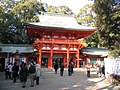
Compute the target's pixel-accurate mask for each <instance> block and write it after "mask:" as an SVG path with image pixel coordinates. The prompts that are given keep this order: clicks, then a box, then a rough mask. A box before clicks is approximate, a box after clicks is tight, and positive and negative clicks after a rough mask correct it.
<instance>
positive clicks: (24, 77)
mask: <svg viewBox="0 0 120 90" xmlns="http://www.w3.org/2000/svg"><path fill="white" fill-rule="evenodd" d="M27 76H28V69H27V66H26V63H24V62H22V64H21V70H20V81H21V82H22V87H23V88H25V85H26V81H27Z"/></svg>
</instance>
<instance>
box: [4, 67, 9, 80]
mask: <svg viewBox="0 0 120 90" xmlns="http://www.w3.org/2000/svg"><path fill="white" fill-rule="evenodd" d="M8 76H9V68H8V66H7V65H6V67H5V79H6V80H7V79H8Z"/></svg>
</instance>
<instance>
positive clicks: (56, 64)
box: [54, 61, 59, 74]
mask: <svg viewBox="0 0 120 90" xmlns="http://www.w3.org/2000/svg"><path fill="white" fill-rule="evenodd" d="M58 68H59V66H58V63H57V61H55V63H54V69H55V74H57V70H58Z"/></svg>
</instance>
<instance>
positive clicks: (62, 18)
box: [25, 13, 96, 30]
mask: <svg viewBox="0 0 120 90" xmlns="http://www.w3.org/2000/svg"><path fill="white" fill-rule="evenodd" d="M39 19H40V22H37V23H26V24H25V25H35V26H41V27H49V28H61V29H69V30H70V29H72V30H74V29H75V30H80V29H81V30H83V29H84V30H96V28H95V27H87V26H81V25H79V24H78V23H77V21H76V19H75V18H74V17H73V16H70V15H64V14H53V13H44V14H41V15H39Z"/></svg>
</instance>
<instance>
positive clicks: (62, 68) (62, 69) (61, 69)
mask: <svg viewBox="0 0 120 90" xmlns="http://www.w3.org/2000/svg"><path fill="white" fill-rule="evenodd" d="M63 73H64V64H63V63H61V65H60V76H63Z"/></svg>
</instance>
